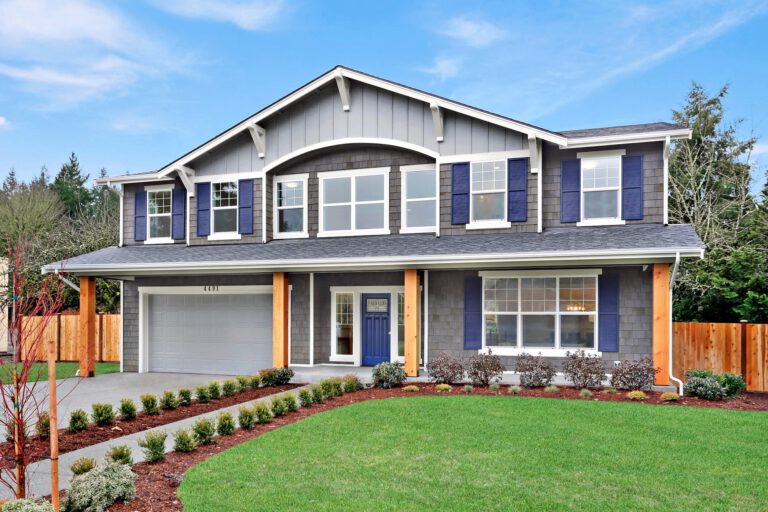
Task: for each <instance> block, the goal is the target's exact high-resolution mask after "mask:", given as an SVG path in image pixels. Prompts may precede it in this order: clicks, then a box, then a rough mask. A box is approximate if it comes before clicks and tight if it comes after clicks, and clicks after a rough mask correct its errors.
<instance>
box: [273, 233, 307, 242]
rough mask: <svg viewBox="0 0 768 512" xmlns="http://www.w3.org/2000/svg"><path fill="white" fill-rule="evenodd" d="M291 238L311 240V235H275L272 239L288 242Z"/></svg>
mask: <svg viewBox="0 0 768 512" xmlns="http://www.w3.org/2000/svg"><path fill="white" fill-rule="evenodd" d="M290 238H309V233H307V232H306V231H305V232H301V233H273V234H272V239H273V240H287V239H290Z"/></svg>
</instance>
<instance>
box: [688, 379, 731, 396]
mask: <svg viewBox="0 0 768 512" xmlns="http://www.w3.org/2000/svg"><path fill="white" fill-rule="evenodd" d="M685 391H687V392H688V394H689V395H693V396H697V397H699V398H702V399H704V400H723V399H724V398H727V397H728V394H727V393H726V392H725V388H724V387H723V386H722V385H721V384H720V382H719V381H718V380H717V378H715V377H689V378H688V380H687V381H686V383H685Z"/></svg>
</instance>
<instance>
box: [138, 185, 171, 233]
mask: <svg viewBox="0 0 768 512" xmlns="http://www.w3.org/2000/svg"><path fill="white" fill-rule="evenodd" d="M144 192H146V194H147V211H146V212H145V213H144V214H145V216H146V218H147V221H146V222H147V227H146V230H147V236H146V239H145V240H144V244H145V245H154V244H172V243H174V239H173V185H172V184H167V185H147V186H145V187H144ZM158 192H169V193H170V197H169V198H168V201H169V203H170V204H169V206H170V207H171V211H170V212H169V213H153V214H150V213H149V202H150V200H149V195H150V194H156V193H158ZM153 217H155V218H157V217H168V231H169V233H168V235H169V236H167V237H166V236H164V237H155V238H153V237H152V236H151V233H152V229H151V227H152V226H151V220H152V218H153Z"/></svg>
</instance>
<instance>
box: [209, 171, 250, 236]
mask: <svg viewBox="0 0 768 512" xmlns="http://www.w3.org/2000/svg"><path fill="white" fill-rule="evenodd" d="M225 183H234V184H235V194H236V195H235V201H236V202H235V206H214V202H213V189H214V187H215V186H216V185H223V184H225ZM210 205H211V206H210V208H211V221H210V222H211V225H210V226H209V230H208V232H209V233H210V234H209V235H208V240H240V239H241V238H242V237H241V236H240V181H239V180H230V179H220V178H219V177H218V176H217V177H216V181H211V198H210ZM223 210H235V229H234V230H233V231H220V232H217V231H216V230H215V226H216V211H223Z"/></svg>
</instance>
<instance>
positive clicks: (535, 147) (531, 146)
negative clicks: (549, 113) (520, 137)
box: [528, 135, 541, 174]
mask: <svg viewBox="0 0 768 512" xmlns="http://www.w3.org/2000/svg"><path fill="white" fill-rule="evenodd" d="M528 151H529V154H530V155H529V156H530V162H531V174H537V173H538V172H539V171H540V170H541V139H537V138H536V137H535V136H533V135H529V136H528Z"/></svg>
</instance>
